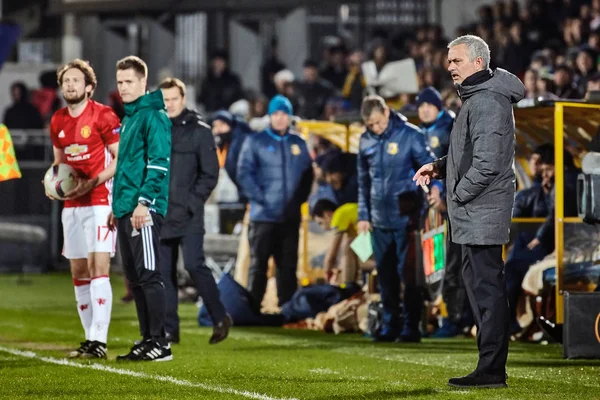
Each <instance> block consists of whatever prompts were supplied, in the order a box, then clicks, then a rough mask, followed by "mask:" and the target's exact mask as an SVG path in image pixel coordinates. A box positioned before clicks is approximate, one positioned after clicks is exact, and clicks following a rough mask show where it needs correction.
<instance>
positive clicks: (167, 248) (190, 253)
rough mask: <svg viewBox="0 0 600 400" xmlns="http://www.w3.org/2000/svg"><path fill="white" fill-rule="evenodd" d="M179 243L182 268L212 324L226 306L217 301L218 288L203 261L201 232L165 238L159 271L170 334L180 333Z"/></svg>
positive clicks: (221, 316) (223, 314) (223, 311)
mask: <svg viewBox="0 0 600 400" xmlns="http://www.w3.org/2000/svg"><path fill="white" fill-rule="evenodd" d="M179 245H181V246H182V248H183V262H184V265H185V269H186V270H187V271H188V272H189V273H190V277H191V278H192V280H193V281H194V284H195V285H196V289H197V290H198V295H199V296H200V297H202V301H203V302H204V305H206V309H207V311H208V313H209V315H210V317H211V319H212V322H213V325H217V324H218V323H219V322H221V321H223V320H224V319H225V307H224V306H223V303H221V300H219V288H218V287H217V283H216V282H215V279H214V278H213V275H212V272H211V270H210V269H209V268H208V267H207V266H206V264H205V258H204V234H203V233H193V234H189V235H185V236H183V237H178V238H172V239H165V240H162V241H161V244H160V259H161V263H160V273H161V274H162V277H163V280H164V282H165V288H166V291H167V316H166V319H165V329H166V331H167V332H168V333H170V334H172V335H178V334H179V315H178V314H177V305H178V303H179V301H178V293H177V292H178V290H177V259H178V258H179V257H178V256H179Z"/></svg>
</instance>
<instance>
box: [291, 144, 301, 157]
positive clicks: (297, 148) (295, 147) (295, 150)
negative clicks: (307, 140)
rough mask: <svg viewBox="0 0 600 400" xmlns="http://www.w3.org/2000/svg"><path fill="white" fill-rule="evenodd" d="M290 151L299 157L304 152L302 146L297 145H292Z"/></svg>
mask: <svg viewBox="0 0 600 400" xmlns="http://www.w3.org/2000/svg"><path fill="white" fill-rule="evenodd" d="M290 150H291V151H292V154H293V155H295V156H299V155H300V153H302V150H300V146H298V145H297V144H293V145H291V146H290Z"/></svg>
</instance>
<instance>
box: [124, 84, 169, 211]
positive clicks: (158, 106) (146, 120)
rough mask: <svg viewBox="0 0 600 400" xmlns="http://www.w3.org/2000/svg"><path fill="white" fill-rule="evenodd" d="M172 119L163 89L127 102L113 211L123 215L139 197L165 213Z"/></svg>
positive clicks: (154, 208) (133, 208)
mask: <svg viewBox="0 0 600 400" xmlns="http://www.w3.org/2000/svg"><path fill="white" fill-rule="evenodd" d="M170 157H171V121H170V120H169V117H168V116H167V113H166V111H165V103H164V101H163V95H162V92H161V91H160V90H157V91H155V92H152V93H148V94H145V95H144V96H141V97H140V98H138V99H137V100H136V101H134V102H132V103H128V104H125V117H124V118H123V121H122V123H121V138H120V140H119V158H118V161H117V171H116V173H115V179H114V185H113V203H112V209H113V214H114V216H115V217H116V218H122V217H123V216H125V214H128V213H131V212H133V210H135V208H136V207H137V205H138V201H140V200H147V201H149V202H150V203H152V205H151V206H150V211H153V212H155V213H157V214H160V215H162V216H165V215H166V214H167V204H168V200H169V164H170Z"/></svg>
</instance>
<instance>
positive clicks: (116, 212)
mask: <svg viewBox="0 0 600 400" xmlns="http://www.w3.org/2000/svg"><path fill="white" fill-rule="evenodd" d="M147 76H148V67H147V66H146V63H144V61H142V60H141V59H140V58H138V57H135V56H129V57H125V58H123V59H122V60H120V61H118V62H117V88H118V90H119V95H120V96H121V98H122V99H123V103H124V104H125V118H123V122H122V124H121V132H120V134H121V140H120V146H119V158H118V160H119V161H118V163H117V171H116V173H115V180H114V187H113V203H112V209H113V213H112V214H111V215H110V217H109V221H108V225H109V227H110V228H111V229H114V228H115V227H116V228H117V230H118V232H119V235H118V240H119V248H120V251H121V258H122V259H123V268H124V271H125V275H126V277H127V279H128V281H129V285H130V287H131V290H132V292H133V296H134V300H135V305H136V309H137V314H138V321H139V324H140V333H141V335H142V340H141V341H137V342H136V343H135V344H134V346H133V347H132V348H131V351H130V352H129V353H128V354H126V355H123V356H119V357H117V360H129V361H170V360H172V359H173V356H172V353H171V347H170V345H169V344H168V343H167V340H166V338H165V329H164V320H165V307H166V300H165V296H166V295H165V286H164V283H163V280H162V278H161V275H160V268H159V266H158V265H157V264H158V262H159V258H158V249H159V236H158V235H159V232H160V227H161V224H162V221H163V219H164V216H165V215H166V213H167V203H168V194H169V164H170V156H171V122H170V120H169V117H168V116H167V113H166V110H165V104H164V101H163V95H162V92H161V91H160V90H157V91H155V92H152V93H148V94H145V93H146V79H147Z"/></svg>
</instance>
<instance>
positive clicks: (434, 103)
mask: <svg viewBox="0 0 600 400" xmlns="http://www.w3.org/2000/svg"><path fill="white" fill-rule="evenodd" d="M417 110H418V113H419V119H420V120H421V125H420V126H419V127H420V128H421V130H422V131H423V134H424V135H425V141H426V143H427V145H428V146H429V148H430V149H431V151H432V152H433V153H434V154H435V156H436V157H437V158H442V157H444V156H446V155H447V154H448V147H449V145H450V131H451V130H452V125H453V123H454V113H452V112H451V111H447V110H444V109H443V103H442V96H441V95H440V93H439V92H438V91H437V90H436V89H435V88H433V87H431V86H429V87H427V88H425V89H423V91H422V92H421V93H419V95H418V96H417ZM427 200H428V203H429V206H430V207H431V208H433V209H435V210H437V211H438V212H440V213H442V215H443V216H444V217H445V219H446V222H447V223H448V224H449V223H450V222H449V221H448V216H447V213H446V209H447V205H446V196H445V193H443V191H442V190H440V188H439V187H436V186H434V187H432V188H431V190H430V191H429V193H428V194H427ZM446 248H447V252H446V266H445V270H444V281H443V284H442V298H443V299H444V303H446V307H447V310H448V316H447V317H446V318H444V319H443V321H442V325H441V326H440V329H438V330H437V332H435V333H434V335H433V337H434V338H436V339H443V338H452V337H455V336H456V335H458V333H459V328H460V324H461V320H462V315H463V309H464V303H465V298H466V296H467V295H466V292H465V288H464V284H463V280H462V272H461V271H462V250H461V247H460V245H459V244H456V243H453V242H452V241H451V240H448V242H447V246H446Z"/></svg>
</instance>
